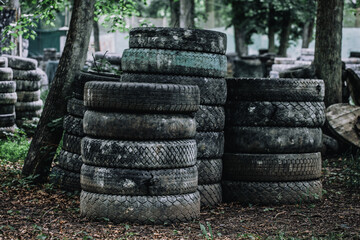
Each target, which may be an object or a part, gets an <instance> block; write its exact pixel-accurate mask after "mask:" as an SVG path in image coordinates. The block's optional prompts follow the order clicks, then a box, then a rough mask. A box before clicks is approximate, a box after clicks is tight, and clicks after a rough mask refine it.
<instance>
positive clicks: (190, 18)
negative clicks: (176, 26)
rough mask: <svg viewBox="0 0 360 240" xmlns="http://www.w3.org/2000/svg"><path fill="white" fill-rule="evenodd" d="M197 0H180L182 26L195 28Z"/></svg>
mask: <svg viewBox="0 0 360 240" xmlns="http://www.w3.org/2000/svg"><path fill="white" fill-rule="evenodd" d="M194 18H195V2H194V0H180V27H181V28H195V21H194Z"/></svg>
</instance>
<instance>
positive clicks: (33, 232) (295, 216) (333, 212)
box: [0, 166, 360, 239]
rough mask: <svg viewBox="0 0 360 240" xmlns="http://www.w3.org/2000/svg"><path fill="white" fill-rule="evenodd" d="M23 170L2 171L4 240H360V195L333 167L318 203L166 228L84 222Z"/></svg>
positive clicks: (72, 201) (0, 227)
mask: <svg viewBox="0 0 360 240" xmlns="http://www.w3.org/2000/svg"><path fill="white" fill-rule="evenodd" d="M19 169H20V166H16V167H4V166H3V167H1V169H0V175H1V177H0V184H1V191H0V239H206V238H205V236H204V234H203V232H202V231H201V229H200V224H203V225H204V226H205V227H207V223H209V224H210V226H211V228H212V231H213V234H212V235H213V237H214V239H266V238H269V237H270V239H289V238H288V237H290V236H291V237H296V238H302V239H311V237H313V236H315V237H316V239H320V238H321V239H323V238H326V239H360V191H356V190H351V189H348V188H347V187H346V186H345V185H344V183H343V182H342V181H340V180H341V174H340V169H338V168H334V167H327V168H325V169H324V177H323V179H322V180H323V185H324V190H325V194H324V197H323V199H322V201H321V202H319V203H316V204H306V205H295V206H293V205H292V206H290V205H284V206H241V205H238V204H236V203H234V204H221V205H220V206H219V207H217V208H214V209H202V213H201V217H200V219H199V220H198V221H194V222H191V223H183V224H176V225H161V226H153V225H145V226H143V225H137V224H129V223H128V224H113V223H111V222H106V221H102V222H101V221H99V222H91V221H88V220H87V219H84V218H81V217H80V216H79V196H77V195H70V194H68V193H65V192H62V191H60V190H53V189H52V188H51V187H50V188H49V186H43V187H39V186H29V185H28V184H27V183H26V182H24V181H23V180H21V179H19V176H18V173H19V171H18V170H19ZM208 232H209V231H208ZM208 237H209V238H208V239H211V238H210V234H208Z"/></svg>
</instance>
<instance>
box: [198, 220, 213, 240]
mask: <svg viewBox="0 0 360 240" xmlns="http://www.w3.org/2000/svg"><path fill="white" fill-rule="evenodd" d="M199 224H200V230H201V233H202V235H203V237H204V239H206V240H213V239H214V235H213V231H212V229H211V225H210V223H208V222H206V225H207V229H206V227H205V226H204V225H203V224H201V223H199Z"/></svg>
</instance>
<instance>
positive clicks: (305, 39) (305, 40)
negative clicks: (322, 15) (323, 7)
mask: <svg viewBox="0 0 360 240" xmlns="http://www.w3.org/2000/svg"><path fill="white" fill-rule="evenodd" d="M314 23H315V20H314V19H311V20H309V21H308V22H306V23H305V25H304V28H303V32H302V45H301V47H302V48H309V44H310V43H311V41H312V39H313V33H314Z"/></svg>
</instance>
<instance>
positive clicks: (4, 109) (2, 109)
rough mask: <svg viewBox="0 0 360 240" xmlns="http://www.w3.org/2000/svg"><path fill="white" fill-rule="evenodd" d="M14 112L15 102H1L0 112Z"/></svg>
mask: <svg viewBox="0 0 360 240" xmlns="http://www.w3.org/2000/svg"><path fill="white" fill-rule="evenodd" d="M12 113H15V104H6V105H5V104H1V105H0V114H12Z"/></svg>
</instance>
